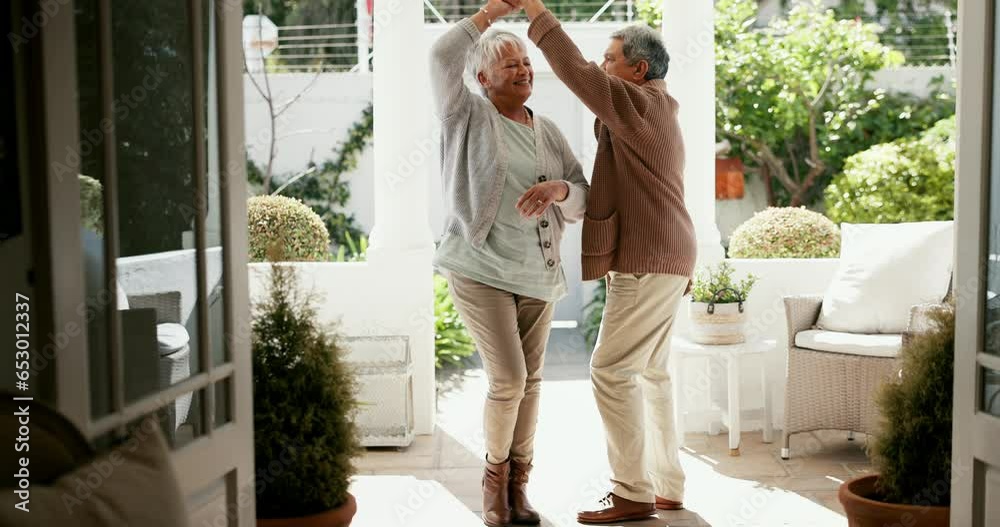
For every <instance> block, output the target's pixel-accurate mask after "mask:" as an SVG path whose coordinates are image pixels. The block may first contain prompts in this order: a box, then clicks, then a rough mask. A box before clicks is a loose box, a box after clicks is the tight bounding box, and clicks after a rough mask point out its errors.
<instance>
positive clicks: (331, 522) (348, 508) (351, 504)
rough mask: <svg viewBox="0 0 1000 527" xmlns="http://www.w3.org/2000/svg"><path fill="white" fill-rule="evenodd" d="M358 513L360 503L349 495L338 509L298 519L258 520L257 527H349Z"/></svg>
mask: <svg viewBox="0 0 1000 527" xmlns="http://www.w3.org/2000/svg"><path fill="white" fill-rule="evenodd" d="M356 512H358V502H357V501H355V500H354V496H352V495H351V493H348V494H347V501H346V502H345V503H344V504H343V505H341V506H340V507H337V508H336V509H330V510H328V511H325V512H321V513H319V514H313V515H312V516H300V517H298V518H267V519H262V518H257V527H348V526H350V525H351V520H353V519H354V514H355V513H356Z"/></svg>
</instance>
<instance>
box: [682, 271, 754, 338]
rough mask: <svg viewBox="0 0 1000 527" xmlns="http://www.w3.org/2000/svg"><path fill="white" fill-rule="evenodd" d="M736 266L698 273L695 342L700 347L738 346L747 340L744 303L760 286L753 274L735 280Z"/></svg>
mask: <svg viewBox="0 0 1000 527" xmlns="http://www.w3.org/2000/svg"><path fill="white" fill-rule="evenodd" d="M733 271H734V270H733V266H732V265H730V264H729V262H726V261H723V262H721V263H719V265H718V267H716V268H715V269H712V268H707V269H702V270H700V271H698V273H697V274H696V275H695V277H694V283H693V284H692V285H691V304H690V305H689V307H688V309H689V312H690V315H691V340H693V341H695V342H698V343H700V344H737V343H739V342H743V341H745V340H746V335H745V332H744V324H745V323H746V313H745V312H744V309H745V306H744V303H745V302H746V300H747V295H749V294H750V290H751V289H752V288H753V285H754V284H755V283H756V282H757V277H756V276H754V275H752V274H750V275H747V276H746V277H745V278H743V279H742V280H740V281H739V282H735V281H734V280H733Z"/></svg>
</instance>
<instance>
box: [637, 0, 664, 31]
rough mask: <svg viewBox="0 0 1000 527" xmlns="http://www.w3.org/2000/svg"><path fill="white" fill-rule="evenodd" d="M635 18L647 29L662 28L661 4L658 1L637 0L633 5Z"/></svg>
mask: <svg viewBox="0 0 1000 527" xmlns="http://www.w3.org/2000/svg"><path fill="white" fill-rule="evenodd" d="M635 12H636V17H637V18H638V19H639V20H641V21H643V22H645V23H646V24H647V25H648V26H649V27H652V28H660V27H662V26H663V2H662V1H659V0H639V1H638V2H637V3H636V4H635Z"/></svg>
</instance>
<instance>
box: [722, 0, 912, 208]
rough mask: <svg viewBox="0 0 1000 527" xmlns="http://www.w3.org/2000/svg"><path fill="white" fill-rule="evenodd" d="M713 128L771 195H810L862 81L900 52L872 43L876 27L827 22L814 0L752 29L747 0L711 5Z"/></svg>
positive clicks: (829, 17) (794, 198)
mask: <svg viewBox="0 0 1000 527" xmlns="http://www.w3.org/2000/svg"><path fill="white" fill-rule="evenodd" d="M716 13H717V14H716V35H715V48H716V88H717V104H716V123H717V124H716V133H717V135H718V136H720V137H725V138H727V139H729V140H731V141H732V142H733V143H734V146H735V151H736V152H735V153H736V154H737V155H739V156H740V157H742V158H743V159H745V160H748V161H749V162H750V164H751V165H752V166H755V167H756V168H757V169H758V170H760V171H761V172H762V173H763V175H764V176H765V177H766V178H767V180H768V181H771V182H773V184H774V187H775V188H776V190H777V191H778V192H777V195H776V199H777V200H778V201H780V202H784V203H790V204H792V205H799V204H804V203H808V202H810V201H811V200H812V199H815V197H816V196H817V188H819V189H821V188H822V184H823V182H824V178H828V177H829V174H830V171H829V168H828V166H827V163H828V161H829V157H827V155H826V154H824V153H828V152H829V149H830V145H831V143H834V142H836V141H838V140H840V138H841V135H840V134H839V133H837V132H836V130H839V129H840V128H841V127H843V126H845V125H846V126H851V125H850V124H849V121H850V120H851V119H853V118H854V117H855V115H856V113H857V110H859V109H860V108H859V107H858V106H857V105H858V103H859V102H861V101H866V100H868V99H870V98H871V97H870V95H871V92H870V91H868V90H866V89H865V88H864V87H863V86H864V83H865V81H867V80H868V79H870V78H871V76H872V75H873V74H874V73H875V72H876V71H878V70H881V69H883V68H885V67H888V66H893V65H898V64H900V63H902V60H903V59H902V56H901V55H900V54H899V53H898V52H895V51H893V50H892V49H891V48H889V47H887V46H884V45H882V44H881V43H880V42H879V40H878V29H879V28H878V26H876V25H874V24H861V23H858V22H855V21H853V20H837V19H836V17H835V16H834V14H833V12H832V11H829V10H825V9H824V8H823V7H822V5H821V4H820V3H819V2H804V3H801V4H797V5H795V7H793V8H792V9H791V11H790V12H789V13H788V16H787V18H782V17H777V18H775V19H773V20H772V21H771V22H769V24H768V26H767V27H766V28H763V29H759V30H756V29H754V28H753V24H754V22H755V17H756V13H757V6H756V2H754V1H753V0H720V1H719V2H717V3H716Z"/></svg>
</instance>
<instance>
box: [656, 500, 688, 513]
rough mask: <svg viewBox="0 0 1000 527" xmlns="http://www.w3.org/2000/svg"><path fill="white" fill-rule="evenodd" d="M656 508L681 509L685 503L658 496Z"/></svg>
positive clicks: (665, 509) (663, 509) (664, 509)
mask: <svg viewBox="0 0 1000 527" xmlns="http://www.w3.org/2000/svg"><path fill="white" fill-rule="evenodd" d="M656 508H657V509H659V510H661V511H679V510H681V509H683V508H684V503H682V502H679V501H674V500H668V499H667V498H661V497H659V496H657V497H656Z"/></svg>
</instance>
